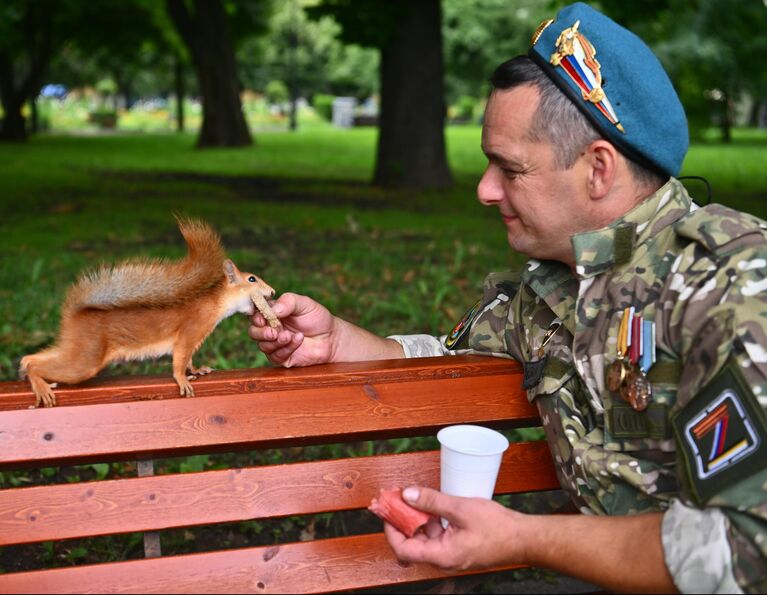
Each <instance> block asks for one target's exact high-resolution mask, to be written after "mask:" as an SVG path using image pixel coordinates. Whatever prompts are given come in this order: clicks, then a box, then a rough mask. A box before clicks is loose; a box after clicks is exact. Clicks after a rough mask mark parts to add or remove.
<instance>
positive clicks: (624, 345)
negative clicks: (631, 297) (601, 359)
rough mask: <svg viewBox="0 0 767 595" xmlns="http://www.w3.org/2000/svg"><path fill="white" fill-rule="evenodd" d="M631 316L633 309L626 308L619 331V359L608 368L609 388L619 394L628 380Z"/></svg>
mask: <svg viewBox="0 0 767 595" xmlns="http://www.w3.org/2000/svg"><path fill="white" fill-rule="evenodd" d="M630 316H631V308H626V309H625V310H624V311H623V317H622V318H621V325H620V328H619V329H618V346H617V349H618V357H617V359H616V360H615V361H614V362H613V363H612V364H610V367H609V368H607V388H608V390H610V392H614V393H615V392H618V391H619V390H620V388H621V385H622V384H623V381H624V380H625V379H626V375H627V374H628V370H629V366H628V361H627V359H626V358H627V355H628V331H629V328H628V327H629V322H628V321H629V319H630Z"/></svg>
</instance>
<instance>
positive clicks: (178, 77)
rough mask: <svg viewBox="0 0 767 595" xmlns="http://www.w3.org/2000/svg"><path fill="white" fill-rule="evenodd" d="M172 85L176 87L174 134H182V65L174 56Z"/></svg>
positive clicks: (183, 94)
mask: <svg viewBox="0 0 767 595" xmlns="http://www.w3.org/2000/svg"><path fill="white" fill-rule="evenodd" d="M174 71H175V72H174V83H175V87H176V132H184V96H185V95H186V92H185V90H184V65H183V64H182V62H181V58H179V57H178V56H176V60H175V65H174Z"/></svg>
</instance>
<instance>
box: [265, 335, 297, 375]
mask: <svg viewBox="0 0 767 595" xmlns="http://www.w3.org/2000/svg"><path fill="white" fill-rule="evenodd" d="M290 335H291V336H290V338H289V341H288V343H287V344H285V345H280V346H278V347H277V349H275V350H274V351H272V353H271V357H270V359H271V360H272V361H274V362H279V363H281V364H283V365H285V366H286V367H290V366H291V365H292V364H293V363H294V362H290V361H289V360H290V356H291V355H293V353H295V351H296V349H298V348H299V347H300V346H301V343H303V342H304V335H303V334H302V333H290ZM280 339H282V333H280Z"/></svg>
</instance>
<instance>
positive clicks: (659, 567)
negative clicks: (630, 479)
mask: <svg viewBox="0 0 767 595" xmlns="http://www.w3.org/2000/svg"><path fill="white" fill-rule="evenodd" d="M402 497H403V499H404V500H405V501H406V502H407V503H408V504H411V505H413V506H415V507H416V508H419V509H421V510H423V511H425V512H428V513H431V514H433V515H435V516H437V517H444V518H446V519H447V520H448V521H449V523H450V524H449V526H448V528H447V530H443V529H442V526H441V525H440V523H439V521H437V520H436V519H435V520H432V521H429V524H428V525H427V526H426V532H425V534H423V533H421V534H416V535H415V536H414V537H413V538H412V539H408V538H407V537H405V536H404V535H403V534H402V533H400V532H399V531H397V530H396V529H395V528H394V527H392V526H390V525H388V524H385V525H384V532H385V533H386V538H387V539H388V541H389V545H391V547H392V549H393V550H394V553H395V554H396V555H397V557H398V558H399V559H400V560H403V561H405V562H427V563H430V564H434V565H435V566H440V567H442V568H445V569H448V570H467V569H474V568H477V569H479V568H486V567H489V566H498V565H507V564H526V565H530V566H537V567H541V568H551V569H552V570H556V571H558V572H562V573H564V574H569V575H570V576H574V577H577V578H580V579H582V580H585V581H588V582H591V583H593V584H595V585H599V586H601V587H603V588H606V589H607V590H609V591H611V592H627V593H675V592H676V587H675V585H674V583H673V581H672V580H671V575H670V574H669V572H668V569H667V568H666V564H665V562H664V558H663V547H662V544H661V536H660V533H661V531H660V527H661V522H662V518H663V514H662V513H660V512H652V513H646V514H637V515H633V516H614V517H611V516H592V515H584V514H574V515H565V514H562V515H531V514H522V513H519V512H515V511H513V510H509V509H507V508H505V507H503V506H501V505H500V504H498V503H496V502H493V501H492V500H484V499H481V498H456V497H453V496H446V495H445V494H442V493H440V492H437V491H435V490H431V489H428V488H406V489H405V490H403V492H402Z"/></svg>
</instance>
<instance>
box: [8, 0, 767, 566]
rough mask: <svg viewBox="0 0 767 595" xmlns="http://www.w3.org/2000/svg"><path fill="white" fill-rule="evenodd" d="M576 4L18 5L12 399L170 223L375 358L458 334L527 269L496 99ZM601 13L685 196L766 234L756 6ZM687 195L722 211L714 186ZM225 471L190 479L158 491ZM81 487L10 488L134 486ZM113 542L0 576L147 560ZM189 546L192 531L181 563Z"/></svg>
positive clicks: (230, 326)
mask: <svg viewBox="0 0 767 595" xmlns="http://www.w3.org/2000/svg"><path fill="white" fill-rule="evenodd" d="M564 4H565V3H563V2H555V1H545V0H541V1H538V0H409V1H408V0H89V1H88V2H82V1H81V0H3V1H2V2H0V104H1V106H0V232H1V233H0V379H3V380H10V379H14V378H16V375H17V372H16V370H17V367H18V363H19V359H20V358H21V357H22V356H23V355H25V354H27V353H32V352H35V351H38V350H40V349H41V348H43V347H45V346H46V345H48V344H50V343H51V342H52V340H53V339H54V338H55V334H56V329H57V325H58V320H59V307H60V304H61V301H62V299H63V296H64V294H65V292H66V289H67V287H68V286H69V285H70V284H71V283H72V282H73V281H74V280H75V279H76V277H77V276H78V274H80V272H82V271H83V270H87V269H90V268H94V267H96V266H99V265H101V264H104V263H113V262H116V261H117V260H119V259H121V258H127V257H132V256H139V255H141V256H166V257H174V258H175V257H180V256H182V255H183V254H184V244H183V240H182V239H181V237H180V234H179V233H178V231H177V229H176V224H175V221H174V219H173V213H181V214H185V215H189V216H194V217H201V218H204V219H206V220H207V221H209V222H210V223H211V224H213V225H214V227H216V229H217V230H218V231H219V232H220V233H221V235H222V238H223V242H224V245H225V246H226V248H227V250H228V253H229V256H230V257H231V258H232V259H233V260H234V261H235V262H236V263H237V265H238V266H240V267H241V268H242V269H244V270H249V271H253V272H255V273H257V274H259V275H260V276H262V277H263V278H264V279H265V280H266V281H267V282H268V283H270V284H271V285H272V286H273V287H275V288H276V289H277V291H278V292H284V291H294V292H299V293H304V294H308V295H310V296H312V297H314V298H315V299H317V300H319V301H320V302H322V303H324V304H325V305H327V306H328V307H329V308H330V309H331V310H332V311H333V312H335V313H336V314H339V315H340V316H343V317H345V318H347V319H349V320H352V321H354V322H356V323H358V324H361V325H363V326H365V327H367V328H369V329H371V330H372V331H374V332H377V333H380V334H394V333H410V332H413V333H414V332H425V333H432V334H442V333H445V332H447V331H448V330H449V329H450V328H451V327H452V326H453V324H454V323H455V322H456V321H457V320H458V319H459V318H460V316H461V315H462V314H463V312H464V310H465V309H466V308H468V307H469V306H470V305H471V304H473V303H474V302H475V301H476V299H477V297H478V295H479V292H480V289H481V286H482V280H483V278H484V276H485V275H486V273H488V272H490V271H493V270H503V269H508V268H510V267H513V266H515V265H519V264H520V263H521V262H523V259H522V257H521V256H520V255H517V254H514V253H513V252H512V251H511V250H510V249H509V248H508V245H507V244H506V238H505V231H504V228H503V223H502V221H501V220H500V218H499V217H498V214H497V211H495V210H494V209H484V208H482V207H481V206H480V205H479V203H478V202H477V201H476V196H475V190H476V184H477V182H478V180H479V178H480V176H481V174H482V172H483V170H484V167H485V166H486V160H485V158H484V156H483V155H482V153H481V150H480V126H481V120H482V113H483V108H484V104H485V100H486V97H487V93H488V90H489V85H488V82H487V80H488V78H489V76H490V74H491V72H492V71H493V69H494V68H495V67H496V66H497V65H498V64H500V63H501V62H503V61H505V60H506V59H508V58H511V57H513V56H515V55H517V54H520V53H524V52H526V51H527V47H528V44H529V40H530V36H531V34H532V32H533V31H534V30H535V28H536V27H537V26H538V24H539V23H540V22H541V21H542V20H544V19H546V18H550V17H553V16H554V14H555V12H556V11H557V10H558V9H559V8H560V7H561V6H563V5H564ZM589 4H592V5H593V6H595V7H596V8H599V9H601V10H603V11H604V12H605V13H607V14H608V15H610V16H611V17H612V18H614V19H615V20H616V21H618V22H619V23H621V24H623V25H625V26H627V27H628V28H630V29H631V30H633V31H634V32H636V33H637V34H639V35H640V36H641V37H642V38H643V39H644V40H645V41H646V42H647V43H648V44H649V45H650V46H651V47H652V48H653V49H654V50H655V52H656V53H657V55H658V56H659V57H660V59H661V61H662V62H663V64H664V66H665V67H666V69H667V70H668V72H669V74H670V76H671V78H672V80H673V82H674V84H675V86H676V88H677V90H678V92H679V94H680V96H681V98H682V102H683V103H684V106H685V109H686V111H687V115H688V118H689V122H690V133H691V140H692V145H691V149H690V153H689V155H688V157H687V159H686V161H685V164H684V168H683V175H697V176H705V177H706V178H707V179H708V181H709V182H710V183H711V187H712V201H713V202H719V203H723V204H726V205H728V206H731V207H735V208H738V209H742V210H745V211H748V212H750V213H753V214H756V215H758V216H760V217H762V218H765V217H767V150H766V149H767V68H766V67H765V66H764V60H763V59H762V58H763V57H764V56H765V55H767V34H766V33H765V32H767V0H645V1H643V2H624V1H621V0H602V1H601V2H589ZM597 51H599V49H598V48H597ZM657 117H659V118H662V117H663V114H662V113H659V114H657ZM685 183H686V185H687V186H688V189H689V190H690V192H691V193H692V194H693V196H694V197H696V199H697V200H698V201H699V202H701V203H705V202H707V201H708V196H707V191H706V186H705V185H704V184H702V183H701V182H698V181H695V180H689V181H687V182H685ZM246 331H247V321H246V319H245V318H244V317H234V318H231V319H228V320H226V321H224V322H223V323H222V324H221V325H220V326H219V328H218V329H217V330H216V331H215V332H214V333H213V334H212V335H211V337H209V338H208V340H207V341H206V342H205V344H204V345H203V347H202V349H201V350H200V352H199V353H198V355H197V358H196V363H197V364H198V365H210V366H214V367H216V368H219V369H227V368H238V367H254V366H262V365H266V360H265V358H264V356H263V355H262V354H261V353H260V352H259V351H258V349H257V348H256V346H255V344H254V343H252V342H251V341H250V340H249V339H248V338H247V334H246ZM140 373H141V374H147V373H149V374H163V375H167V376H168V377H170V361H169V360H163V361H160V362H148V363H132V364H130V365H115V366H111V367H110V368H109V369H107V370H106V371H105V372H104V374H109V375H113V374H140ZM413 447H420V443H419V444H415V445H414V444H410V443H407V444H404V443H399V444H396V445H394V446H392V445H387V444H358V445H343V446H339V448H338V449H337V452H335V453H330V454H331V456H335V455H338V456H341V455H344V454H348V453H350V452H351V453H353V454H354V453H357V454H359V453H368V452H369V453H372V452H377V451H379V450H381V449H392V448H393V449H395V450H396V449H400V450H404V449H406V448H413ZM316 455H317V453H316V452H314V451H312V450H311V449H308V448H307V449H303V450H302V451H301V452H298V451H297V452H291V453H282V452H275V453H271V454H269V455H268V457H267V460H268V462H275V461H279V460H291V461H292V460H300V459H301V458H311V457H313V456H316ZM259 456H262V455H259ZM263 456H266V455H263ZM249 462H250V463H252V461H249ZM217 464H218V462H217V459H215V458H213V457H197V458H193V459H191V460H184V461H169V462H168V463H167V469H171V470H176V471H178V470H181V471H188V470H192V471H194V470H200V469H205V468H214V467H215V466H216V465H217ZM91 467H92V468H87V469H77V470H61V469H55V470H43V471H41V472H40V473H39V474H36V475H35V476H34V477H30V476H28V475H19V474H9V473H5V474H0V482H2V484H3V485H22V484H25V483H26V482H30V481H47V480H48V479H51V480H52V478H55V479H58V480H61V478H62V477H63V478H64V480H70V479H68V478H71V477H74V480H77V479H83V478H85V479H87V478H88V476H89V474H90V475H98V476H107V475H109V474H121V473H125V472H128V473H130V472H131V471H132V470H131V469H130V468H129V465H127V464H125V465H123V464H120V465H112V466H110V465H93V466H91ZM62 474H63V475H62ZM334 522H336V521H332V522H331V520H329V519H319V520H318V519H315V520H312V521H311V522H309V521H307V520H302V521H300V522H299V521H295V522H294V521H291V520H289V519H288V520H285V521H283V523H282V524H280V525H278V526H276V527H274V528H271V529H269V531H266V530H265V529H264V528H263V527H262V526H260V525H259V524H258V523H251V524H250V525H248V526H247V527H239V528H237V530H233V533H232V534H231V535H229V536H223V537H222V536H220V535H219V536H218V537H217V538H218V539H220V540H221V541H222V543H223V542H227V540H228V541H229V542H231V543H233V544H235V545H236V544H238V543H243V542H244V543H255V541H254V540H256V541H257V540H258V539H261V538H262V537H263V538H264V539H265V540H267V541H268V539H271V537H265V535H266V533H269V535H270V536H273V533H274V531H277V532H280V531H282V532H283V533H285V534H290V535H292V536H293V537H294V538H299V537H301V536H302V535H303V536H304V537H307V536H308V537H307V538H310V537H311V532H312V531H315V530H320V529H319V528H320V527H322V528H323V529H322V530H324V531H332V530H333V527H335V526H337V525H334V524H333V523H334ZM341 522H343V521H341ZM200 531H203V530H200ZM265 531H266V532H265ZM307 531H308V533H306V532H307ZM302 532H303V533H302ZM109 539H111V538H105V540H104V541H102V542H99V543H102V545H101V546H97V547H95V550H94V547H93V546H89V547H88V548H85V547H82V546H81V545H80V544H69V545H67V546H61V545H60V544H59V545H56V546H54V545H52V544H51V545H49V546H45V547H43V548H42V549H38V550H35V552H34V553H33V554H32V555H29V556H27V555H20V554H19V552H16V553H13V554H9V553H7V552H5V553H2V552H0V570H2V569H3V568H7V569H11V568H18V567H20V565H23V564H26V563H27V562H28V561H29V560H30V559H34V558H35V557H38V558H40V559H43V558H45V557H48V558H50V559H55V560H57V561H58V562H57V563H61V564H67V563H72V562H75V561H78V560H80V561H81V560H83V559H84V558H85V559H86V560H91V559H97V558H92V557H93V556H94V554H93V552H94V551H99V547H101V548H102V550H103V551H102V554H103V555H102V558H104V559H119V558H121V557H131V556H134V555H139V554H140V544H139V541H140V540H134V541H135V543H134V542H131V541H127V542H124V541H120V542H118V541H114V542H113V541H109ZM195 539H201V537H200V536H199V535H197V534H196V533H195V532H193V531H187V532H186V534H183V535H180V536H178V540H177V541H178V548H180V551H181V550H183V548H188V549H193V547H194V541H195ZM243 540H244V541H243ZM103 544H106V545H103ZM137 544H139V545H138V546H137ZM30 547H31V546H30ZM136 552H138V553H136ZM22 554H23V553H22ZM98 559H100V558H98Z"/></svg>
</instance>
